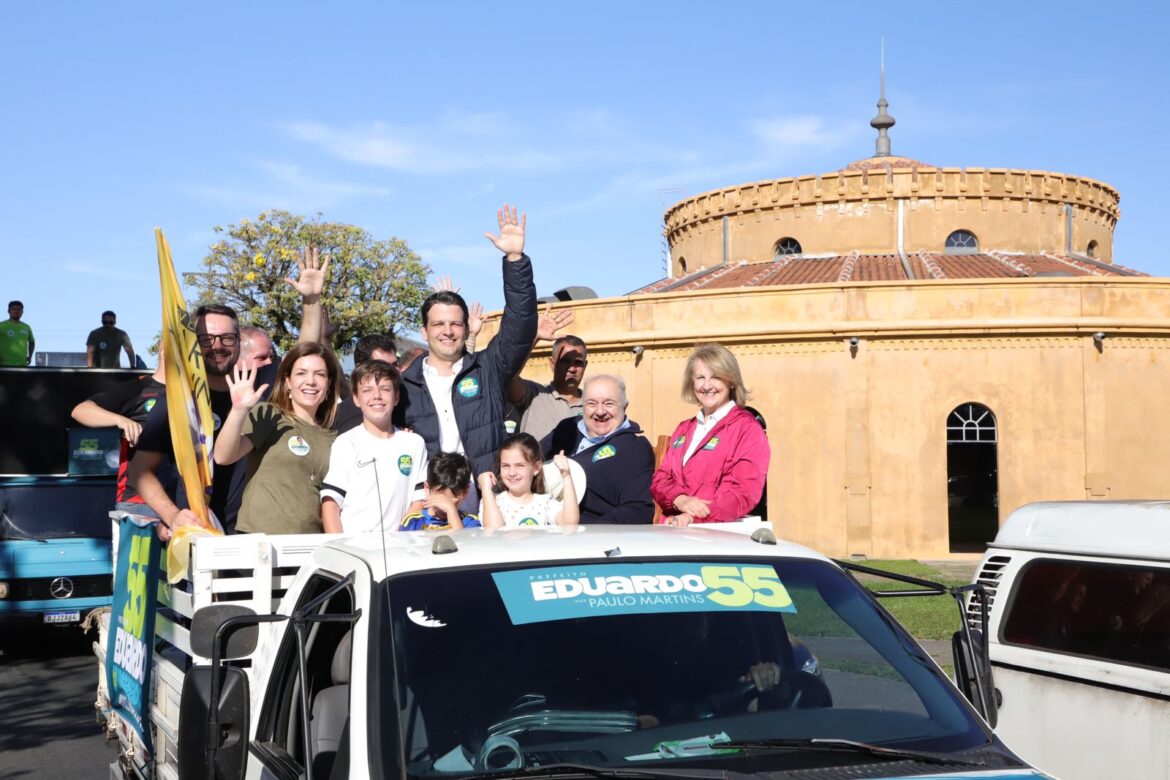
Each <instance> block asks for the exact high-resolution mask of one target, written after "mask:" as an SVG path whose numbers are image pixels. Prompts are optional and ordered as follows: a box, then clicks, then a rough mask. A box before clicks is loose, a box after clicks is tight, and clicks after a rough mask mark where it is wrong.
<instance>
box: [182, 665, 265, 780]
mask: <svg viewBox="0 0 1170 780" xmlns="http://www.w3.org/2000/svg"><path fill="white" fill-rule="evenodd" d="M216 675H221V680H222V685H221V686H219V688H220V692H219V701H218V702H217V703H216V704H215V712H214V714H213V713H212V703H211V697H212V687H213V686H212V678H213V677H214V676H216ZM248 701H249V699H248V675H247V673H246V672H245V671H244V670H243V669H240V668H238V667H233V666H228V667H222V668H220V669H216V668H215V667H211V666H196V667H194V668H192V669H189V670H187V674H186V675H184V677H183V695H182V698H181V699H180V704H179V746H178V748H179V749H178V760H179V780H207V778H208V777H215V778H221V779H222V780H243V777H244V767H245V763H246V760H247V751H248ZM209 716H211V717H209ZM213 730H214V731H213ZM209 745H215V746H216V747H215V748H213V749H211V748H209Z"/></svg>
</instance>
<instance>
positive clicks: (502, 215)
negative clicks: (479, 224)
mask: <svg viewBox="0 0 1170 780" xmlns="http://www.w3.org/2000/svg"><path fill="white" fill-rule="evenodd" d="M496 219H497V220H498V221H499V223H500V234H499V235H498V236H496V235H492V234H491V233H484V234H483V237H484V238H486V239H487V240H488V241H491V242H492V244H493V245H494V246H495V248H496V249H498V250H500V251H501V252H503V253H504V256H505V258H506V259H508V260H509V261H511V262H515V261H516V260H519V259H520V257H521V256H522V255H523V254H524V226H525V223H527V221H528V215H527V214H520V215H519V217H517V214H516V208H515V207H509V206H508V204H507V203H505V204H504V207H503V208H502V209H500V210H499V211H497V212H496Z"/></svg>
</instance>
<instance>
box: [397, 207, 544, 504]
mask: <svg viewBox="0 0 1170 780" xmlns="http://www.w3.org/2000/svg"><path fill="white" fill-rule="evenodd" d="M497 219H498V221H499V226H500V233H499V235H492V234H490V233H489V234H485V236H486V237H487V239H488V240H489V241H491V242H492V245H493V246H495V247H496V249H498V250H500V251H501V252H503V253H504V264H503V271H504V316H503V318H502V319H501V321H500V330H499V333H498V334H497V335H496V337H495V338H494V339H492V342H491V343H490V344H489V345H488V346H487V348H486V349H484V350H482V351H480V352H468V351H467V348H466V346H467V320H468V309H467V303H466V302H465V301H464V300H463V298H462V297H460V295H459V294H458V293H456V292H452V291H450V290H444V291H440V292H436V293H434V294H433V295H431V296H430V297H429V298H427V300H426V301H425V302H424V303H423V306H422V320H423V328H422V335H423V338H424V339H425V340H426V342H427V347H428V350H429V352H428V354H427V356H426V357H425V358H423V359H421V360H416V361H415V362H414V363H413V364H412V365H411V366H410V367H409V368H407V369H406V371H404V372H403V374H402V402H401V403H400V404H399V407H398V414H399V416H398V417H397V418H396V419H397V421H398V422H399V423H401V424H402V426H403V427H406V428H410V429H411V430H412V431H414V432H415V433H417V434H419V435H420V436H422V438H423V440H424V441H425V442H426V444H427V453H428V456H429V457H432V458H433V457H434V456H435V455H436V454H437V453H439V452H459V453H463V454H465V455H466V456H467V458H468V460H469V461H471V464H472V469H473V471H474V474H475V475H479V474H482V473H483V472H485V471H490V470H491V468H492V465H493V462H494V460H495V455H496V451H497V450H498V449H499V446H500V442H501V441H502V440H503V435H504V395H505V391H506V388H507V386H508V382H509V381H510V380H511V379H512V377H513V376H515V375H516V374H517V373H518V372H519V371H520V368H521V367H522V366H523V365H524V362H525V361H526V360H527V359H528V353H529V352H530V351H531V349H532V342H533V339H534V338H535V336H536V320H537V311H536V286H535V284H534V283H533V280H532V262H531V260H529V258H528V256H527V255H525V254H524V229H525V219H524V218H523V217H522V216H518V215H517V212H516V209H509V208H508V207H507V206H505V207H504V208H503V209H502V210H501V211H499V212H498V213H497ZM472 484H473V485H474V484H475V481H474V480H472ZM478 501H479V497H478V495H477V493H476V491H474V490H473V491H472V492H471V494H470V495H469V497H468V499H467V501H466V503H465V505H466V506H477V505H478ZM469 511H474V510H469Z"/></svg>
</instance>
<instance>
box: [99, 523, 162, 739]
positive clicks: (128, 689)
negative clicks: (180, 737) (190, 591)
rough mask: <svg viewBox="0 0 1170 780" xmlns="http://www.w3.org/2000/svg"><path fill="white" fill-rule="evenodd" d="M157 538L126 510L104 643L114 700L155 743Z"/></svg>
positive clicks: (117, 708) (116, 707) (121, 712)
mask: <svg viewBox="0 0 1170 780" xmlns="http://www.w3.org/2000/svg"><path fill="white" fill-rule="evenodd" d="M158 572H159V541H158V539H157V538H155V535H154V528H153V526H151V525H139V524H138V523H137V522H135V519H134V518H133V517H132V516H130V515H123V517H122V520H121V522H120V523H119V532H118V566H117V568H116V569H115V570H114V603H113V607H112V612H111V614H110V629H111V632H110V636H109V638H108V640H107V647H106V674H107V675H108V676H109V680H108V681H107V683H108V686H109V690H110V705H111V706H112V707H113V709H114V711H115V712H116V713H117V714H118V716H119V717H120V718H122V719H123V720H124V721H125V722H126V723H129V724H130V725H131V726H132V727H133V728H134V730H135V731H137V732H138V736H139V738H141V739H142V743H143V745H145V746H146V749H147V750H150V749H151V744H150V729H149V728H147V726H148V724H149V722H150V666H151V661H152V658H153V655H154V611H155V601H156V598H155V597H156V594H157V591H158Z"/></svg>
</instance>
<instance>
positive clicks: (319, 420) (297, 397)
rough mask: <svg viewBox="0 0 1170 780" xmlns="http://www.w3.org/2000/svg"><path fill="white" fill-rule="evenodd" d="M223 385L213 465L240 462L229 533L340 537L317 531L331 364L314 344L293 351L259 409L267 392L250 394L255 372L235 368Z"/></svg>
mask: <svg viewBox="0 0 1170 780" xmlns="http://www.w3.org/2000/svg"><path fill="white" fill-rule="evenodd" d="M227 380H228V387H229V388H230V390H231V395H232V410H231V412H230V413H229V414H228V416H227V419H226V420H224V421H223V426H222V427H221V428H220V430H219V434H218V435H217V436H216V438H215V455H214V457H215V462H216V463H219V464H223V465H226V464H229V463H235V462H236V461H237V460H239V459H240V458H242V457H244V456H245V455H247V456H248V470H247V480H248V481H247V483H246V484H245V486H244V498H243V501H242V503H241V504H240V515H239V519H238V520H237V521H236V531H237V532H240V533H269V534H306V533H317V532H320V531H322V530H330V531H332V530H336V531H340V530H341V529H340V528H338V529H326V528H324V526H323V525H322V522H321V498H320V490H321V480H322V479H324V478H325V474H326V472H327V471H328V470H329V448H330V447H331V446H332V445H333V438H334V436H336V434H335V433H334V432H333V431H332V430H330V425H332V423H333V416H334V414H335V413H336V410H337V397H338V390H339V388H340V382H341V365H340V364H339V363H338V362H337V358H336V357H335V356H334V355H333V353H332V352H331V351H330V350H329V349H328V348H327V347H323V346H321V345H320V344H316V343H302V344H297V345H296V346H295V347H293V348H292V349H291V350H289V353H288V355H286V356H285V358H284V361H283V362H281V364H280V369H279V370H278V371H277V372H276V383H275V384H274V385H273V389H272V400H271V401H270V402H268V403H260V399H261V398H262V397H263V395H264V391H265V390H266V389H267V388H268V385H261V386H260V387H259V388H258V389H257V388H256V387H255V381H256V380H255V369H250V368H243V367H241V365H240V363H238V362H237V363H236V368H235V376H234V378H233V377H232V376H228V377H227Z"/></svg>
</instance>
